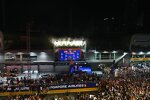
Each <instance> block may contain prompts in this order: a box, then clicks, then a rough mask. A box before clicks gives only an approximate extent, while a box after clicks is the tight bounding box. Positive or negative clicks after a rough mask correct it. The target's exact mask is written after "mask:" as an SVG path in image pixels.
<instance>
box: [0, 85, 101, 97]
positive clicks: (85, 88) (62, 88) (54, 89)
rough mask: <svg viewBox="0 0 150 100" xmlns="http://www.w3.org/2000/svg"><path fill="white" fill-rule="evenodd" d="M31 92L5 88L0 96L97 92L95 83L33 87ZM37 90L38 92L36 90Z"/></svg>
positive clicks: (26, 88) (20, 88)
mask: <svg viewBox="0 0 150 100" xmlns="http://www.w3.org/2000/svg"><path fill="white" fill-rule="evenodd" d="M35 87H36V89H35V90H32V89H31V86H16V87H14V86H13V87H7V91H6V90H5V91H1V92H0V96H13V95H34V94H37V93H38V94H56V93H67V92H68V93H71V92H90V91H98V84H97V83H79V84H59V85H49V86H42V85H41V86H39V88H37V86H35ZM38 89H39V90H38Z"/></svg>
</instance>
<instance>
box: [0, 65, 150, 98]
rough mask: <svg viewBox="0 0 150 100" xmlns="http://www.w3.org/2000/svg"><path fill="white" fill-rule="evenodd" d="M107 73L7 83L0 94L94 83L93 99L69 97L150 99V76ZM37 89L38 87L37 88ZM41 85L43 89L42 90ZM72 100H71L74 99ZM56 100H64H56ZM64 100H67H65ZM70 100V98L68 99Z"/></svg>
mask: <svg viewBox="0 0 150 100" xmlns="http://www.w3.org/2000/svg"><path fill="white" fill-rule="evenodd" d="M114 74H115V73H110V74H109V75H107V76H99V75H97V74H94V73H93V74H87V73H86V72H77V73H73V74H70V73H63V74H56V75H48V76H47V77H43V78H40V79H28V78H26V77H22V78H20V79H19V78H16V79H10V80H7V83H8V84H7V85H6V86H3V85H1V86H0V91H1V92H2V91H3V92H5V91H8V87H14V90H12V91H20V90H15V88H16V87H21V86H29V87H30V91H38V93H40V92H41V91H43V90H44V89H46V87H47V86H49V85H57V84H76V83H87V82H95V83H98V84H99V85H98V88H99V90H98V91H97V95H96V96H95V98H94V97H93V99H90V97H89V95H82V94H81V95H79V96H76V97H72V98H73V99H74V100H150V73H149V72H145V71H142V70H133V69H132V68H126V69H119V72H118V75H117V76H115V75H114ZM39 86H40V87H39ZM41 86H42V88H41ZM73 99H72V100H73ZM56 100H64V99H63V98H61V99H58V98H57V99H56ZM65 100H66V99H65ZM68 100H69V99H68Z"/></svg>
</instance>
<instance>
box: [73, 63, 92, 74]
mask: <svg viewBox="0 0 150 100" xmlns="http://www.w3.org/2000/svg"><path fill="white" fill-rule="evenodd" d="M77 71H82V72H87V73H88V74H91V73H92V69H91V67H90V66H87V65H74V66H72V67H71V68H70V73H73V72H77Z"/></svg>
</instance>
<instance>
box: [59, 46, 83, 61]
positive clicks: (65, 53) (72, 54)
mask: <svg viewBox="0 0 150 100" xmlns="http://www.w3.org/2000/svg"><path fill="white" fill-rule="evenodd" d="M80 53H81V50H74V49H68V50H59V60H60V61H69V60H73V61H76V60H80V58H81V57H80V55H81V54H80Z"/></svg>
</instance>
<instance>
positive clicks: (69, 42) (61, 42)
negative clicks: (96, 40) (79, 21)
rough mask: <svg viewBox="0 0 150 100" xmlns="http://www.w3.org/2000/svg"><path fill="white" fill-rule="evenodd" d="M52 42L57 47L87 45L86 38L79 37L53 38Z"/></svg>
mask: <svg viewBox="0 0 150 100" xmlns="http://www.w3.org/2000/svg"><path fill="white" fill-rule="evenodd" d="M52 43H53V44H54V46H55V47H66V46H69V47H73V46H75V47H83V46H85V45H86V41H85V40H77V39H70V38H68V39H58V40H55V39H52Z"/></svg>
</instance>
